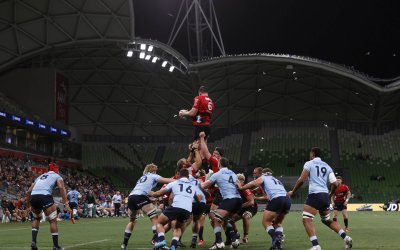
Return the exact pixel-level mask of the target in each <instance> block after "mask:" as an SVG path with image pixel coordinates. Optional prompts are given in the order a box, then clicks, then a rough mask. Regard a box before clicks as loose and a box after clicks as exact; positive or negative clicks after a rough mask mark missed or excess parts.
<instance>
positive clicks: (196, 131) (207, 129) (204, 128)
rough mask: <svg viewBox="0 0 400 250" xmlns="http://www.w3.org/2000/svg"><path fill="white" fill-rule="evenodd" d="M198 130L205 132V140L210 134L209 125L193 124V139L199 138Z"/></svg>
mask: <svg viewBox="0 0 400 250" xmlns="http://www.w3.org/2000/svg"><path fill="white" fill-rule="evenodd" d="M200 132H204V133H206V137H204V140H207V139H208V137H209V136H210V134H211V129H210V126H194V135H193V140H195V141H197V140H198V139H199V138H200V137H199V134H200Z"/></svg>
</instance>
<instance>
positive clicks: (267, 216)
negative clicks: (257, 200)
mask: <svg viewBox="0 0 400 250" xmlns="http://www.w3.org/2000/svg"><path fill="white" fill-rule="evenodd" d="M277 216H278V214H277V213H276V212H274V211H270V210H267V209H266V210H265V211H264V213H263V218H262V225H263V226H264V229H265V231H266V232H267V234H268V235H269V236H271V239H272V242H273V241H274V238H275V228H274V226H273V225H272V223H273V221H274V219H275V218H276V217H277Z"/></svg>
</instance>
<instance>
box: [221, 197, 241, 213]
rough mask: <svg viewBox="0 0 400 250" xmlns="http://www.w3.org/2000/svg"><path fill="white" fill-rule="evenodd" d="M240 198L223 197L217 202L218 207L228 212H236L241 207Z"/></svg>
mask: <svg viewBox="0 0 400 250" xmlns="http://www.w3.org/2000/svg"><path fill="white" fill-rule="evenodd" d="M242 203H243V201H242V199H241V198H232V199H223V200H222V201H221V204H219V207H218V209H221V210H225V211H228V212H230V213H237V212H239V211H240V209H241V208H242Z"/></svg>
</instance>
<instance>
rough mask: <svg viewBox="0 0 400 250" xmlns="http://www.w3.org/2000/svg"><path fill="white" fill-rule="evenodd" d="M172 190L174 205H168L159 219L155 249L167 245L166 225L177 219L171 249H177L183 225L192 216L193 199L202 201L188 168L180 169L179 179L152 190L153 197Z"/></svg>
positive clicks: (150, 194)
mask: <svg viewBox="0 0 400 250" xmlns="http://www.w3.org/2000/svg"><path fill="white" fill-rule="evenodd" d="M169 192H171V193H172V195H173V197H174V198H173V202H172V205H171V206H169V207H167V208H166V209H165V210H164V211H163V212H162V214H161V215H160V217H159V219H158V224H157V233H158V239H157V243H156V244H154V249H155V250H156V249H161V248H163V247H165V246H166V244H167V243H166V241H165V229H164V226H165V225H166V224H167V223H168V222H173V221H176V223H175V227H174V231H173V238H172V241H171V246H170V250H175V249H176V248H177V246H178V241H179V238H180V237H181V234H182V226H183V225H184V224H185V223H186V221H187V220H188V219H189V218H190V213H191V212H192V201H193V200H196V201H200V200H201V199H202V196H201V195H200V193H201V191H200V190H199V188H198V186H197V185H196V184H195V183H194V182H192V181H190V180H189V171H188V169H186V168H183V169H181V170H179V176H178V180H176V181H174V182H172V183H170V184H168V185H167V186H166V187H165V188H164V189H161V190H159V191H157V192H150V193H149V196H151V197H160V196H163V195H164V194H166V193H169Z"/></svg>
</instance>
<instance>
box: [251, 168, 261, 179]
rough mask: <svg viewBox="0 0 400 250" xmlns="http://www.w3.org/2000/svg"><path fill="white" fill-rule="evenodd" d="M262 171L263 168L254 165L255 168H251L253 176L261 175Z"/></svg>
mask: <svg viewBox="0 0 400 250" xmlns="http://www.w3.org/2000/svg"><path fill="white" fill-rule="evenodd" d="M262 171H263V168H262V167H256V168H255V169H254V170H253V177H254V178H258V177H260V176H261V175H262Z"/></svg>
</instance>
